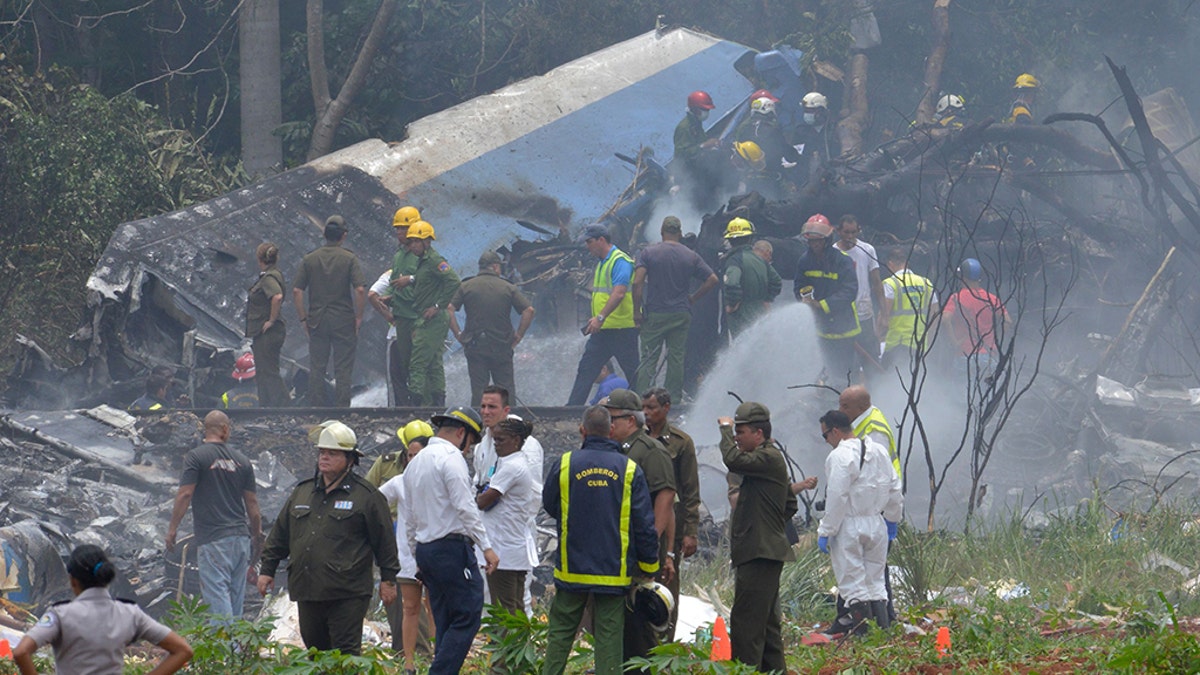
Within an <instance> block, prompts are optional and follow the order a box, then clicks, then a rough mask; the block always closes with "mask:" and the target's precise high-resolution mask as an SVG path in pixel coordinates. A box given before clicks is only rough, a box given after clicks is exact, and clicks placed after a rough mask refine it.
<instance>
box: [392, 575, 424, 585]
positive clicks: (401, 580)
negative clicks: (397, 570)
mask: <svg viewBox="0 0 1200 675" xmlns="http://www.w3.org/2000/svg"><path fill="white" fill-rule="evenodd" d="M396 583H398V584H400V585H401V586H420V585H421V582H419V581H417V580H416V579H409V578H408V577H396Z"/></svg>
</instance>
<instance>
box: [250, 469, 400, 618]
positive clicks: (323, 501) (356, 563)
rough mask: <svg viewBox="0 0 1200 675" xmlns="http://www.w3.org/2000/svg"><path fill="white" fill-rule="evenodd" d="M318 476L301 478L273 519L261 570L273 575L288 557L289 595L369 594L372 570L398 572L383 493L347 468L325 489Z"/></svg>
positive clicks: (387, 575)
mask: <svg viewBox="0 0 1200 675" xmlns="http://www.w3.org/2000/svg"><path fill="white" fill-rule="evenodd" d="M321 483H322V481H321V479H320V476H315V477H313V478H310V479H308V480H306V481H301V482H300V484H299V485H297V486H296V489H295V490H293V491H292V495H291V496H290V497H288V500H287V503H286V504H284V507H283V509H282V510H281V511H280V512H279V516H278V518H276V519H275V526H274V527H272V528H271V534H270V536H268V537H267V543H266V546H265V547H264V548H263V553H262V568H261V573H262V574H264V575H266V576H269V577H273V576H275V572H276V571H277V570H278V568H279V563H280V562H281V561H283V559H284V558H287V559H288V597H289V598H291V599H292V600H294V601H296V602H320V601H325V600H342V599H345V598H354V597H362V596H369V595H371V594H372V593H373V592H374V590H375V583H374V581H373V580H372V575H371V571H372V569H373V567H374V566H378V567H379V577H380V579H381V580H383V581H393V580H395V578H396V575H397V574H399V573H400V560H399V558H398V557H397V554H396V534H395V528H394V526H393V525H392V517H391V515H389V513H388V505H387V499H385V498H384V496H383V495H382V494H380V492H379V490H377V489H375V488H374V487H373V486H372V485H371V484H370V483H368V482H367V481H366V479H364V478H362V477H360V476H358V475H356V474H354V473H349V474H346V476H345V477H343V478H342V480H341V484H339V485H338V486H337V487H336V488H335V489H334V490H333V491H331V492H329V493H326V492H325V490H324V488H323V487H322V485H321Z"/></svg>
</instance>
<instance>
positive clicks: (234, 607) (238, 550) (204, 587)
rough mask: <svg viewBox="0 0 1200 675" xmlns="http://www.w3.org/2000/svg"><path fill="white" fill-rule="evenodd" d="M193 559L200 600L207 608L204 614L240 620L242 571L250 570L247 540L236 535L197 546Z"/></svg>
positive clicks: (243, 588)
mask: <svg viewBox="0 0 1200 675" xmlns="http://www.w3.org/2000/svg"><path fill="white" fill-rule="evenodd" d="M196 556H197V557H196V561H197V564H198V565H199V567H200V596H201V597H203V598H204V602H205V604H207V605H208V611H210V612H212V613H213V614H217V615H220V616H228V617H233V618H235V619H240V618H242V601H243V600H245V599H246V569H247V568H248V567H250V537H248V536H246V535H244V534H239V535H234V536H232V537H225V538H224V539H218V540H216V541H210V542H208V543H207V544H200V547H199V549H198V551H197V554H196Z"/></svg>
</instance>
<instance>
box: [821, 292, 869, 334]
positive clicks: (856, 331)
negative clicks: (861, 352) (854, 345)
mask: <svg viewBox="0 0 1200 675" xmlns="http://www.w3.org/2000/svg"><path fill="white" fill-rule="evenodd" d="M821 306H822V307H823V308H826V309H825V311H826V312H828V311H829V310H828V307H829V305H827V304H825V301H824V300H822V301H821ZM850 313H851V314H853V315H854V328H851V329H850V330H848V331H845V332H843V333H822V332H820V331H817V336H818V337H823V338H825V339H826V340H840V339H842V338H848V337H854V336H855V335H858V334H859V333H861V332H862V324H861V323H859V321H858V303H857V302H851V303H850Z"/></svg>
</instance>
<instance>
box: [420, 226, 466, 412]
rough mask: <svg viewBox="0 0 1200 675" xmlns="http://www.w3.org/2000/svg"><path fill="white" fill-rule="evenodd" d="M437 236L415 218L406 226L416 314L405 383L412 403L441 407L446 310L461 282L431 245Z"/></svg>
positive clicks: (444, 385) (443, 394)
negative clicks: (414, 262)
mask: <svg viewBox="0 0 1200 675" xmlns="http://www.w3.org/2000/svg"><path fill="white" fill-rule="evenodd" d="M435 239H437V236H436V235H435V234H434V231H433V226H432V225H430V224H429V223H427V222H425V221H424V220H419V221H417V222H415V223H413V224H412V225H410V226H409V228H408V252H409V253H411V254H412V255H414V256H416V257H417V259H418V260H417V270H416V272H414V273H413V279H414V283H413V286H414V289H413V298H412V304H413V309H414V310H415V311H416V313H417V319H416V321H415V322H414V327H413V338H412V360H411V361H409V373H408V386H409V389H410V390H411V392H412V396H413V404H414V405H422V406H441V405H445V403H446V371H445V370H444V369H443V367H442V354H443V353H445V351H446V333H447V332H449V330H450V314H449V312H448V310H447V309H446V307H447V305H449V304H450V300H451V298H453V297H454V294H455V293H456V292H457V291H458V287H459V285H460V284H461V282H460V281H459V278H458V274H456V273H455V272H454V269H453V268H451V267H450V263H448V262H446V259H445V258H443V257H442V255H441V254H440V253H438V252H437V250H436V249H434V248H433V242H434V240H435Z"/></svg>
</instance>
